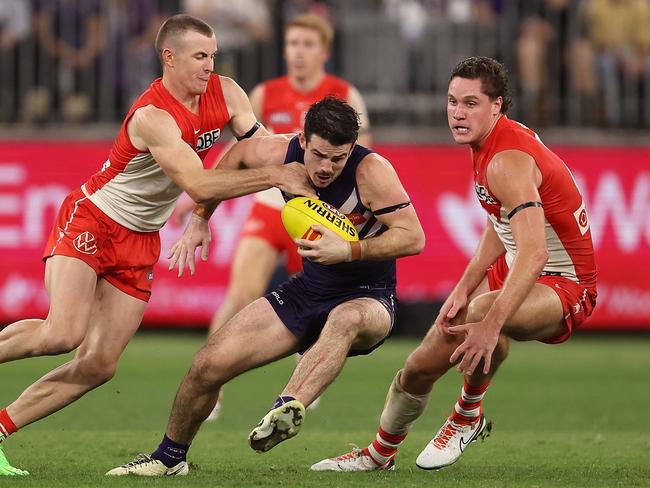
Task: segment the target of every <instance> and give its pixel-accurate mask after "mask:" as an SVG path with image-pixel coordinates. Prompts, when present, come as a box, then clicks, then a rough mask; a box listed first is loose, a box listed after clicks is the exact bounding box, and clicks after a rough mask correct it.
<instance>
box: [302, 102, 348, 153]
mask: <svg viewBox="0 0 650 488" xmlns="http://www.w3.org/2000/svg"><path fill="white" fill-rule="evenodd" d="M304 132H305V139H306V140H307V142H309V138H310V137H311V135H312V134H316V135H317V136H318V137H322V138H323V139H325V140H326V141H327V142H329V143H330V144H332V145H334V146H342V145H344V144H353V143H354V142H355V141H356V140H357V137H358V136H359V114H357V112H356V110H354V109H353V108H352V107H351V106H350V105H348V104H347V103H345V102H344V101H343V100H339V99H338V98H335V97H325V98H323V99H322V100H321V101H320V102H316V103H315V104H313V105H312V106H311V107H310V108H309V111H308V112H307V115H306V116H305V128H304Z"/></svg>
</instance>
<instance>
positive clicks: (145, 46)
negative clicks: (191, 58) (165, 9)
mask: <svg viewBox="0 0 650 488" xmlns="http://www.w3.org/2000/svg"><path fill="white" fill-rule="evenodd" d="M105 8H106V14H105V17H106V24H107V38H108V45H109V46H111V49H110V51H108V52H106V55H105V56H104V57H103V59H102V66H103V70H102V72H103V73H105V74H106V77H105V78H108V79H110V77H111V76H112V77H113V79H114V85H109V87H108V88H110V90H111V91H112V92H114V100H113V102H114V103H113V107H111V109H112V110H110V112H111V115H113V114H115V113H117V116H118V118H119V117H121V116H122V115H124V114H125V113H126V111H127V110H128V108H129V106H130V105H131V103H132V102H133V100H134V98H135V97H136V96H137V95H139V94H140V93H142V92H143V91H144V90H145V89H146V88H147V87H148V86H149V84H150V83H151V80H152V78H156V76H157V74H158V73H159V72H160V63H159V61H158V55H157V53H156V50H155V48H154V45H153V44H154V40H155V38H156V34H157V32H158V29H159V28H160V25H161V24H162V21H163V17H164V16H163V15H162V13H161V11H160V10H159V9H158V2H156V1H155V0H108V1H107V2H105Z"/></svg>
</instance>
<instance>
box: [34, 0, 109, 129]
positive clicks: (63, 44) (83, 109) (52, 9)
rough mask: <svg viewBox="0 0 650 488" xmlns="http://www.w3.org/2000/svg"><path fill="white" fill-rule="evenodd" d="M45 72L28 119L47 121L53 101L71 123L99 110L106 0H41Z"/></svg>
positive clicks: (37, 15)
mask: <svg viewBox="0 0 650 488" xmlns="http://www.w3.org/2000/svg"><path fill="white" fill-rule="evenodd" d="M35 24H36V36H37V40H38V46H39V50H38V54H39V58H40V59H39V73H38V74H37V78H38V79H37V84H38V86H37V88H36V89H35V90H33V91H31V92H30V93H29V94H28V96H27V97H26V100H25V103H24V107H23V108H24V113H23V118H24V119H26V120H41V119H43V118H45V117H46V116H47V115H48V111H49V109H50V107H51V105H53V107H54V108H55V109H58V110H60V112H61V114H62V115H63V118H64V119H65V120H68V121H74V122H76V121H82V120H86V119H88V118H89V117H91V116H92V115H94V114H95V111H96V102H97V85H98V59H99V57H100V56H101V54H102V52H103V50H104V47H105V44H106V37H105V20H104V17H103V9H102V2H101V1H100V0H35Z"/></svg>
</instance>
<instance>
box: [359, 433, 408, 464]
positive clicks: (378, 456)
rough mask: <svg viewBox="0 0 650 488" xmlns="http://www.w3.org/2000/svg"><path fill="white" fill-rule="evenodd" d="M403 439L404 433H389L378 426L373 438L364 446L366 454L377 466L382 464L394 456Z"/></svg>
mask: <svg viewBox="0 0 650 488" xmlns="http://www.w3.org/2000/svg"><path fill="white" fill-rule="evenodd" d="M404 439H406V434H405V435H395V434H389V433H388V432H384V430H383V429H382V428H381V427H379V429H378V430H377V436H376V437H375V440H374V441H372V444H370V445H369V446H368V447H367V448H366V449H367V451H368V455H369V456H370V457H371V458H372V460H373V461H374V462H375V463H377V465H378V466H383V465H384V464H386V463H387V462H388V461H390V460H391V458H392V457H394V456H395V453H396V452H397V448H398V447H399V445H400V444H401V443H402V441H403V440H404Z"/></svg>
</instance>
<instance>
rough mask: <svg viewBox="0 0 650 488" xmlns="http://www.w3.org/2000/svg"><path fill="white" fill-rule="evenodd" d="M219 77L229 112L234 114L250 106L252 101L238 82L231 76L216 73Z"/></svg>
mask: <svg viewBox="0 0 650 488" xmlns="http://www.w3.org/2000/svg"><path fill="white" fill-rule="evenodd" d="M215 76H218V77H219V81H220V82H221V91H222V93H223V98H224V100H225V101H226V105H227V106H228V112H229V113H230V115H231V116H232V115H233V114H236V113H238V112H240V111H242V110H246V109H249V108H250V102H249V100H248V95H246V92H245V91H244V89H243V88H242V87H241V86H239V85H238V84H237V82H236V81H235V80H233V79H232V78H229V77H228V76H223V75H215Z"/></svg>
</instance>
